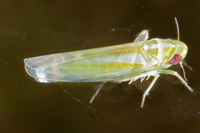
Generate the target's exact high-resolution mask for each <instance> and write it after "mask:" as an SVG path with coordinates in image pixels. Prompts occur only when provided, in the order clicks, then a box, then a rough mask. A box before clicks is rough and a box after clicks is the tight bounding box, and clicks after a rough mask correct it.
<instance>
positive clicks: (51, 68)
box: [24, 30, 193, 107]
mask: <svg viewBox="0 0 200 133" xmlns="http://www.w3.org/2000/svg"><path fill="white" fill-rule="evenodd" d="M147 39H148V30H143V31H142V32H141V33H140V34H139V35H138V37H137V38H136V39H135V40H134V42H132V43H126V44H120V45H115V46H108V47H102V48H94V49H88V50H80V51H73V52H66V53H60V54H51V55H44V56H39V57H33V58H27V59H24V62H25V69H26V72H27V73H28V74H29V75H30V76H32V77H33V78H35V79H36V80H37V81H38V82H46V83H49V82H102V84H101V85H100V86H99V87H98V89H97V91H96V93H95V94H94V95H93V97H92V98H91V101H90V103H92V101H93V100H94V98H95V97H96V96H97V94H98V93H99V91H100V90H101V88H102V87H103V85H104V84H105V83H106V82H118V83H119V82H125V81H129V84H130V83H132V82H133V81H135V80H137V79H139V78H141V79H142V80H143V79H144V78H145V77H150V76H153V77H154V79H153V81H152V82H151V84H150V85H149V87H148V88H147V90H146V91H145V93H144V94H143V100H142V103H141V107H143V106H144V101H145V98H146V96H147V95H148V93H149V91H150V90H151V88H152V87H153V85H154V84H155V82H156V80H157V79H158V77H159V76H160V74H170V75H174V76H176V77H177V78H178V79H180V80H181V82H182V83H183V84H184V85H185V86H186V87H187V88H188V89H189V90H190V91H193V90H192V88H191V87H189V86H188V85H187V82H186V81H185V80H184V79H183V78H182V77H181V76H180V75H179V74H178V73H177V72H175V71H173V70H169V69H167V68H169V67H170V66H171V65H176V64H178V63H180V64H181V63H182V60H183V59H184V58H185V56H186V54H187V50H188V49H187V46H186V45H185V44H184V43H183V42H181V41H179V40H171V39H159V38H154V39H151V40H147Z"/></svg>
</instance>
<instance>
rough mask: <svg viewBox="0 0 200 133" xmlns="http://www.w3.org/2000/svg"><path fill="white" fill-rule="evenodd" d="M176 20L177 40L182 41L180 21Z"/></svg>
mask: <svg viewBox="0 0 200 133" xmlns="http://www.w3.org/2000/svg"><path fill="white" fill-rule="evenodd" d="M174 19H175V23H176V29H177V40H180V31H179V25H178V20H177V18H176V17H175V18H174Z"/></svg>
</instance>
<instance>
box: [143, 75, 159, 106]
mask: <svg viewBox="0 0 200 133" xmlns="http://www.w3.org/2000/svg"><path fill="white" fill-rule="evenodd" d="M159 76H160V75H159V74H157V75H155V77H154V79H153V81H152V82H151V84H150V85H149V87H148V88H147V90H146V91H145V92H144V94H143V97H142V103H141V108H143V107H144V102H145V98H146V96H147V95H148V94H149V91H150V90H151V88H152V87H153V85H154V84H155V82H156V80H157V79H158V77H159Z"/></svg>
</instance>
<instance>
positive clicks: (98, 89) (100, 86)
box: [90, 82, 105, 104]
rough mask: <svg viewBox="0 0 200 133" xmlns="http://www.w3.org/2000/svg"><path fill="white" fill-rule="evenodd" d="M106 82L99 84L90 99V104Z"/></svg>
mask: <svg viewBox="0 0 200 133" xmlns="http://www.w3.org/2000/svg"><path fill="white" fill-rule="evenodd" d="M104 84H105V82H103V83H101V84H100V85H99V87H98V88H97V90H96V92H95V93H94V95H93V96H92V98H91V99H90V104H91V103H92V102H93V101H94V99H95V97H96V96H97V95H98V94H99V92H100V90H101V88H102V87H103V86H104Z"/></svg>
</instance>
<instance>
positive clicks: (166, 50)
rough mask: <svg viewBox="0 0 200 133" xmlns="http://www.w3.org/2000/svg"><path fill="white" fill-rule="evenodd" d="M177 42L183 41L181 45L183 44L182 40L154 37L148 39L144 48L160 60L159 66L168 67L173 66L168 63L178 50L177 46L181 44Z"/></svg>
mask: <svg viewBox="0 0 200 133" xmlns="http://www.w3.org/2000/svg"><path fill="white" fill-rule="evenodd" d="M177 43H181V46H182V42H180V41H172V40H170V39H159V38H154V39H151V40H148V41H147V43H146V44H145V45H144V47H143V48H144V51H146V52H147V53H148V54H149V55H151V56H152V57H153V58H155V59H156V60H157V61H158V62H159V66H158V67H160V68H168V67H170V66H171V64H169V63H168V62H169V60H170V59H171V58H172V57H173V56H174V54H176V52H177V49H178V48H177V46H179V44H177ZM183 45H185V44H183ZM184 57H185V56H184Z"/></svg>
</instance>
